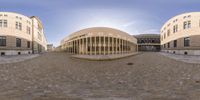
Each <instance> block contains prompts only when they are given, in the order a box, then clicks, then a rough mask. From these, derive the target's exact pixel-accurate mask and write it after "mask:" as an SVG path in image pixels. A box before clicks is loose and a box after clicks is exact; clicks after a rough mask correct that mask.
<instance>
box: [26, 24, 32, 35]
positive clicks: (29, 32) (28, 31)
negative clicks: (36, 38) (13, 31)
mask: <svg viewBox="0 0 200 100" xmlns="http://www.w3.org/2000/svg"><path fill="white" fill-rule="evenodd" d="M26 31H27V34H31V28H30V27H29V26H27V27H26Z"/></svg>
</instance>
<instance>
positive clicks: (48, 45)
mask: <svg viewBox="0 0 200 100" xmlns="http://www.w3.org/2000/svg"><path fill="white" fill-rule="evenodd" d="M53 50H54V47H53V44H47V51H48V52H51V51H53Z"/></svg>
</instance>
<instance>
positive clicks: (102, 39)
mask: <svg viewBox="0 0 200 100" xmlns="http://www.w3.org/2000/svg"><path fill="white" fill-rule="evenodd" d="M63 48H64V50H65V51H66V52H68V53H70V54H85V55H108V54H124V53H130V52H135V51H137V45H136V44H134V43H132V42H130V41H127V40H124V39H121V38H115V37H107V36H92V37H80V38H74V39H71V40H68V41H67V42H66V43H65V44H64V45H63Z"/></svg>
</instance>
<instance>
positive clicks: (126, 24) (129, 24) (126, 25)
mask: <svg viewBox="0 0 200 100" xmlns="http://www.w3.org/2000/svg"><path fill="white" fill-rule="evenodd" d="M135 23H136V22H135V21H131V22H128V23H125V24H124V25H122V27H129V26H132V25H134V24H135Z"/></svg>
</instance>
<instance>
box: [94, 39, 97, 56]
mask: <svg viewBox="0 0 200 100" xmlns="http://www.w3.org/2000/svg"><path fill="white" fill-rule="evenodd" d="M94 51H95V52H94V55H97V41H96V36H95V37H94Z"/></svg>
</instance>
